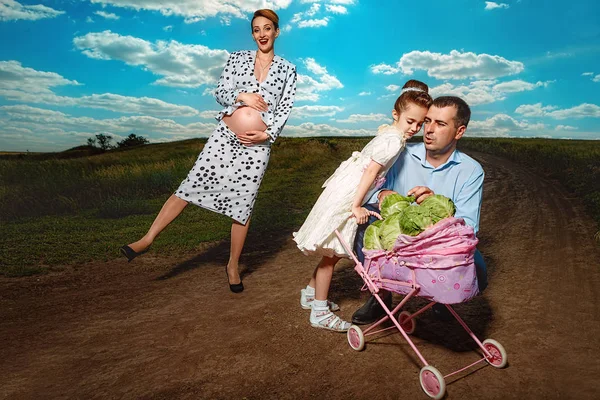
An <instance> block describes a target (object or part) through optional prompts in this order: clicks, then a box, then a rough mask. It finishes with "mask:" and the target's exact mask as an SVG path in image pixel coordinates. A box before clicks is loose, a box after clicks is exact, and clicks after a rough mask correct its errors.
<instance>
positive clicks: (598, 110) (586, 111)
mask: <svg viewBox="0 0 600 400" xmlns="http://www.w3.org/2000/svg"><path fill="white" fill-rule="evenodd" d="M515 112H516V113H517V114H521V115H523V116H525V117H550V118H554V119H567V118H600V107H599V106H597V105H595V104H589V103H583V104H580V105H578V106H575V107H571V108H567V109H559V108H558V107H556V106H542V103H537V104H524V105H521V106H519V107H517V109H516V110H515Z"/></svg>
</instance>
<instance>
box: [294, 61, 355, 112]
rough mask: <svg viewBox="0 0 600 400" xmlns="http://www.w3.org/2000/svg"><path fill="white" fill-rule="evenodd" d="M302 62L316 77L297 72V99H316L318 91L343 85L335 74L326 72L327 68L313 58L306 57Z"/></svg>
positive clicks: (318, 96)
mask: <svg viewBox="0 0 600 400" xmlns="http://www.w3.org/2000/svg"><path fill="white" fill-rule="evenodd" d="M303 62H304V66H305V67H306V69H308V71H309V72H311V73H312V74H314V75H316V79H315V78H313V77H311V76H308V75H303V74H298V84H297V85H298V89H297V91H296V100H297V101H301V100H307V101H318V100H319V99H320V94H319V92H325V91H329V90H332V89H341V88H343V87H344V85H342V83H341V82H340V81H339V80H338V79H337V78H336V77H335V76H333V75H331V74H329V73H328V72H327V68H325V67H323V66H321V65H319V64H318V63H317V62H316V61H315V59H314V58H307V59H305V60H303Z"/></svg>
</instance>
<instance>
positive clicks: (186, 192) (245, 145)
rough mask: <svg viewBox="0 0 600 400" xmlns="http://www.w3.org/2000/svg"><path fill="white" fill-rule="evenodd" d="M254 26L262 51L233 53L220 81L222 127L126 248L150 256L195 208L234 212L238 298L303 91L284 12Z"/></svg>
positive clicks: (267, 13)
mask: <svg viewBox="0 0 600 400" xmlns="http://www.w3.org/2000/svg"><path fill="white" fill-rule="evenodd" d="M251 28H252V37H253V39H254V41H255V42H256V45H257V47H258V49H257V50H255V51H239V52H235V53H232V54H231V55H230V57H229V60H228V61H227V64H226V65H225V68H224V70H223V73H222V74H221V77H220V78H219V82H218V85H217V90H216V92H215V97H216V100H217V101H218V102H219V104H221V105H222V106H223V107H224V108H223V110H221V111H220V112H219V114H218V115H217V120H218V121H219V123H218V125H217V127H216V129H215V130H214V131H213V133H212V134H211V135H210V137H209V138H208V141H207V142H206V145H205V146H204V148H203V150H202V152H201V153H200V155H199V156H198V159H197V160H196V162H195V164H194V166H193V167H192V169H191V170H190V172H189V174H188V176H187V177H186V178H185V179H184V180H183V182H181V185H180V186H179V188H178V189H177V190H176V191H175V193H174V194H173V195H172V196H171V197H169V199H168V200H167V201H166V202H165V204H164V206H163V208H162V209H161V210H160V213H159V214H158V216H157V217H156V219H155V220H154V222H153V223H152V226H151V227H150V229H149V230H148V232H147V233H146V235H144V237H142V238H141V239H140V240H138V241H137V242H133V243H130V244H129V245H125V246H123V247H121V253H122V254H123V255H124V256H125V257H127V259H128V260H129V261H131V260H133V259H134V258H135V257H137V256H139V255H140V254H143V253H145V252H146V251H147V249H148V248H149V247H150V245H151V244H152V242H153V241H154V239H155V238H156V237H157V236H158V234H159V233H160V232H161V231H162V230H163V229H164V228H165V227H166V226H167V225H169V223H171V221H173V220H174V219H175V218H176V217H177V216H178V215H179V214H180V213H181V212H182V211H183V209H184V208H185V206H187V205H188V203H193V204H195V205H197V206H200V207H203V208H206V209H208V210H211V211H215V212H218V213H220V214H224V215H227V216H228V217H230V218H232V219H233V224H232V226H231V249H230V255H229V262H228V263H227V265H226V266H225V272H226V273H227V279H228V282H229V288H230V290H231V291H232V292H234V293H239V292H241V291H243V290H244V286H243V284H242V281H241V279H240V276H239V272H238V262H239V258H240V255H241V253H242V248H243V247H244V242H245V240H246V234H247V233H248V226H249V224H250V215H251V214H252V207H253V206H254V200H255V199H256V195H257V193H258V188H259V187H260V183H261V181H262V178H263V176H264V173H265V169H266V168H267V164H268V162H269V156H270V154H271V144H272V143H273V142H274V141H275V139H277V136H279V133H280V132H281V130H282V129H283V126H284V125H285V123H286V121H287V119H288V117H289V114H290V111H291V110H292V105H293V103H294V96H295V93H296V67H295V66H294V65H293V64H291V63H290V62H288V61H286V60H284V59H283V58H281V57H279V56H276V55H275V52H274V47H273V45H274V43H275V39H276V38H277V37H278V36H279V17H278V16H277V14H275V12H274V11H272V10H268V9H263V10H258V11H256V12H255V13H254V17H253V18H252V21H251Z"/></svg>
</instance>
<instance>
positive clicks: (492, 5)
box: [485, 1, 510, 10]
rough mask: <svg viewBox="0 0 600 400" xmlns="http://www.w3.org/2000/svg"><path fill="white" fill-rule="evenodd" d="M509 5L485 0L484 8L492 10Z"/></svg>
mask: <svg viewBox="0 0 600 400" xmlns="http://www.w3.org/2000/svg"><path fill="white" fill-rule="evenodd" d="M509 7H510V6H509V5H508V4H506V3H494V2H493V1H486V2H485V9H486V10H494V9H497V8H509Z"/></svg>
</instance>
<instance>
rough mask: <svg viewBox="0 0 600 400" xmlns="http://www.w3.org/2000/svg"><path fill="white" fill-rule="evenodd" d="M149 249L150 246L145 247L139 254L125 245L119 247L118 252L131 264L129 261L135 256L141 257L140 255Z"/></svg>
mask: <svg viewBox="0 0 600 400" xmlns="http://www.w3.org/2000/svg"><path fill="white" fill-rule="evenodd" d="M149 248H150V246H148V247H146V248H145V249H144V250H142V251H140V252H137V251H135V250H133V249H132V248H131V247H129V246H128V245H125V246H121V248H120V249H119V251H120V252H121V254H123V255H124V256H125V257H127V262H131V260H133V259H134V258H136V257H137V256H141V255H142V254H144V253H145V252H147V251H148V249H149Z"/></svg>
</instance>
